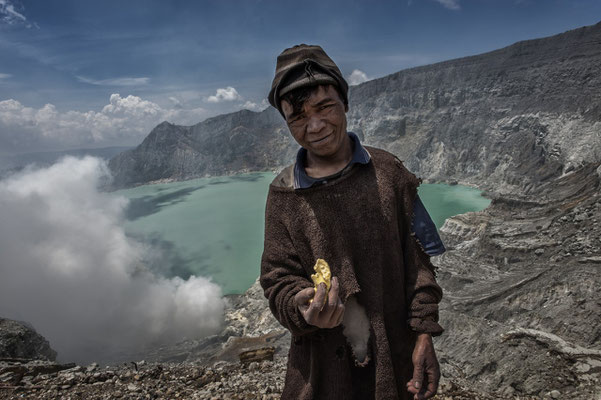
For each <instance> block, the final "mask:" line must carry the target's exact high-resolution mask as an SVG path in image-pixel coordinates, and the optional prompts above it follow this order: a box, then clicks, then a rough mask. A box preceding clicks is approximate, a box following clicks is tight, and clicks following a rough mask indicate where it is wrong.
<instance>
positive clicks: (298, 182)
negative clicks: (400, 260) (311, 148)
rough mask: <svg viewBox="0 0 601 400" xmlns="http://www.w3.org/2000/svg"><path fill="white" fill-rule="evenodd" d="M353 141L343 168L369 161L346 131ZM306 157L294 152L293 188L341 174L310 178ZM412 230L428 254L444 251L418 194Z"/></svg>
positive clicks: (366, 152) (304, 186)
mask: <svg viewBox="0 0 601 400" xmlns="http://www.w3.org/2000/svg"><path fill="white" fill-rule="evenodd" d="M348 135H349V137H350V138H351V141H352V142H353V158H352V159H351V162H350V163H349V164H348V165H347V166H346V167H345V168H344V169H343V171H344V170H346V169H348V168H349V167H351V166H352V165H353V164H368V163H369V162H370V161H371V156H370V155H369V152H368V151H367V150H366V149H365V147H363V146H362V145H361V142H360V141H359V138H358V137H357V135H355V134H354V133H353V132H348ZM306 159H307V150H306V149H304V148H302V147H301V148H300V149H299V151H298V153H297V154H296V163H295V164H294V189H306V188H310V187H311V186H314V185H320V184H324V183H327V182H328V181H329V180H332V179H336V178H338V177H339V176H340V175H342V171H340V172H338V173H336V174H334V175H330V176H326V177H323V178H312V177H310V176H309V175H307V172H306V171H305V160H306ZM413 230H414V231H415V236H417V238H418V240H419V242H420V243H421V244H422V246H423V247H424V250H425V251H426V253H428V254H429V255H430V256H437V255H440V254H442V253H444V252H445V251H446V249H445V247H444V244H443V243H442V240H441V239H440V236H439V235H438V231H437V230H436V226H435V225H434V222H432V218H430V214H428V211H426V207H424V204H423V203H422V201H421V199H420V198H419V196H417V197H416V198H415V204H414V205H413Z"/></svg>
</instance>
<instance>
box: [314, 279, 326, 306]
mask: <svg viewBox="0 0 601 400" xmlns="http://www.w3.org/2000/svg"><path fill="white" fill-rule="evenodd" d="M325 304H326V284H325V283H323V282H322V283H320V284H319V286H317V292H315V297H314V298H313V303H311V306H316V307H317V309H318V311H320V312H321V310H323V307H324V306H325Z"/></svg>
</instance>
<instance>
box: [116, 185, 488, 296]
mask: <svg viewBox="0 0 601 400" xmlns="http://www.w3.org/2000/svg"><path fill="white" fill-rule="evenodd" d="M273 178H274V174H273V173H250V174H240V175H233V176H224V177H214V178H201V179H193V180H189V181H184V182H172V183H162V184H154V185H145V186H139V187H136V188H133V189H125V190H119V191H117V192H115V193H116V194H118V195H122V196H125V197H126V198H128V199H129V200H130V204H129V207H128V209H127V223H126V226H125V230H126V232H127V233H128V234H129V235H131V236H134V237H136V238H138V239H140V240H142V241H144V242H146V243H150V244H151V245H152V248H154V249H159V250H160V253H159V256H158V257H155V259H158V261H154V262H153V265H152V268H153V269H154V270H157V271H158V272H159V273H161V274H162V275H165V276H167V277H172V276H180V277H182V278H187V277H188V276H190V275H197V276H205V277H210V278H212V280H213V281H214V282H216V283H217V284H219V285H220V286H221V288H222V289H223V293H224V294H231V293H242V292H244V291H245V290H246V289H248V288H249V287H250V285H252V283H253V282H254V281H255V279H256V278H257V276H259V264H260V260H261V253H262V251H263V228H264V221H263V218H264V210H265V201H266V199H267V190H268V186H269V183H270V182H271V181H272V180H273ZM419 194H420V197H421V198H422V201H423V203H424V204H425V206H426V208H427V209H428V212H429V213H430V216H431V217H432V220H433V221H434V223H435V224H436V226H437V227H438V228H440V227H441V226H442V224H443V223H444V221H445V219H446V218H448V217H450V216H453V215H457V214H462V213H465V212H468V211H478V210H482V209H484V208H486V207H487V206H488V204H489V203H490V200H488V199H486V198H484V197H482V196H481V195H480V191H479V190H477V189H474V188H469V187H465V186H460V185H455V186H449V185H444V184H423V185H422V186H420V189H419Z"/></svg>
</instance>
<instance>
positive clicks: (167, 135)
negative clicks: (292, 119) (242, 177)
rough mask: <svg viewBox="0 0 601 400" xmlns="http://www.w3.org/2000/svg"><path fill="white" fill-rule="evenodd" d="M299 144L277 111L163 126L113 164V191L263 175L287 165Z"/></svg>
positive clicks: (236, 113)
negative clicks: (237, 175)
mask: <svg viewBox="0 0 601 400" xmlns="http://www.w3.org/2000/svg"><path fill="white" fill-rule="evenodd" d="M293 142H294V140H293V139H292V138H291V137H290V135H289V133H288V129H287V128H286V125H285V124H284V121H283V120H282V118H281V117H280V115H279V114H278V112H277V111H276V110H275V109H272V108H268V109H266V110H264V111H262V112H260V113H257V112H253V111H248V110H242V111H239V112H235V113H231V114H226V115H220V116H218V117H214V118H209V119H207V120H206V121H203V122H201V123H199V124H196V125H194V126H178V125H173V124H170V123H168V122H163V123H161V124H160V125H158V126H157V127H156V128H154V129H153V130H152V132H150V134H149V135H148V136H147V137H146V139H144V141H143V142H142V144H140V145H139V146H138V147H137V148H135V149H132V150H129V151H126V152H123V153H121V154H119V155H117V156H116V157H114V158H113V159H111V160H110V162H109V167H110V169H111V171H112V173H113V176H114V182H113V185H114V187H117V188H119V187H126V186H133V185H137V184H143V183H149V182H152V181H159V180H183V179H190V178H197V177H202V176H208V175H228V174H232V173H237V172H247V171H263V170H268V169H270V168H278V167H279V166H283V165H285V163H286V162H288V160H290V159H291V157H293V154H294V146H293Z"/></svg>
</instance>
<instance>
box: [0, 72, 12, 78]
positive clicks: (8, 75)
mask: <svg viewBox="0 0 601 400" xmlns="http://www.w3.org/2000/svg"><path fill="white" fill-rule="evenodd" d="M10 77H12V75H11V74H3V73H1V72H0V79H8V78H10Z"/></svg>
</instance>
